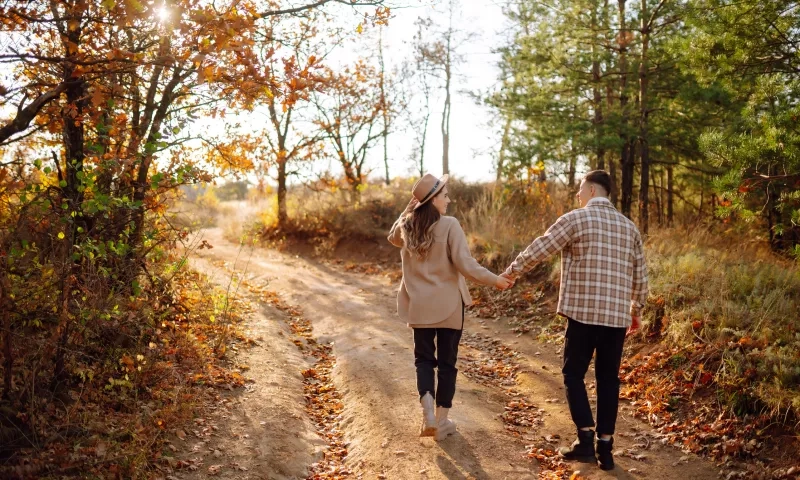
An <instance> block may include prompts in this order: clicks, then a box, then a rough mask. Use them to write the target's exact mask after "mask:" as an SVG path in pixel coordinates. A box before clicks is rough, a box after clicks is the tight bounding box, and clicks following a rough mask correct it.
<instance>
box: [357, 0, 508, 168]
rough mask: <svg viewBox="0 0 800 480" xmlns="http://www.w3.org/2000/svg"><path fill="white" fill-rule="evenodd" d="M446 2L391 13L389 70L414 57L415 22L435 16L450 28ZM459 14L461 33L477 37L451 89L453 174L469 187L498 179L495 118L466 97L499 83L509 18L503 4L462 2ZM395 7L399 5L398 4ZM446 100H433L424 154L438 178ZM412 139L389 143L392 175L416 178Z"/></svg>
mask: <svg viewBox="0 0 800 480" xmlns="http://www.w3.org/2000/svg"><path fill="white" fill-rule="evenodd" d="M445 3H446V2H443V1H438V2H431V1H427V2H423V1H419V0H404V6H401V7H399V8H394V9H392V18H391V19H390V20H389V25H388V26H387V27H384V28H385V30H384V42H385V48H384V57H385V59H386V63H387V65H389V64H393V65H396V64H399V63H401V62H402V61H403V60H404V59H406V58H409V57H411V55H412V47H411V40H412V39H413V36H414V33H415V32H416V28H415V26H414V22H415V20H416V19H417V18H419V17H420V16H427V15H430V16H432V17H433V18H434V21H437V19H438V20H439V21H441V22H446V19H447V17H446V15H445V14H443V13H442V12H443V11H444V8H445V7H446V4H445ZM457 4H458V9H459V10H460V12H459V13H458V14H457V16H456V17H455V19H454V25H455V26H456V28H457V29H460V30H463V31H464V32H466V33H469V34H471V35H472V37H473V38H472V39H470V40H468V41H467V42H465V43H464V44H463V45H462V46H461V47H460V49H459V50H460V53H461V54H462V55H463V56H464V63H462V64H461V65H459V66H458V68H457V76H456V78H455V80H454V84H453V86H452V92H453V93H452V100H451V101H452V106H451V114H450V131H451V133H450V174H451V175H455V176H457V177H459V178H462V179H464V180H467V181H484V180H492V179H494V177H495V168H494V161H495V160H494V159H495V158H496V153H497V151H498V146H499V139H500V135H499V132H498V131H497V128H495V127H493V126H492V125H491V118H492V112H491V111H490V109H488V108H487V107H485V106H480V105H477V104H476V102H475V100H474V99H473V98H472V97H471V96H470V95H468V93H467V92H487V91H489V90H490V89H492V88H493V87H494V86H495V85H496V84H497V83H498V75H499V70H498V68H497V63H498V60H499V55H498V54H497V53H495V52H494V50H495V49H496V48H497V47H499V46H501V45H502V44H503V42H504V39H505V35H504V28H503V27H504V24H505V16H504V15H503V12H502V8H501V1H500V0H496V1H492V0H460V1H458V2H457ZM396 5H400V4H399V3H396ZM443 103H444V96H443V95H441V93H438V94H436V95H435V96H434V98H432V99H431V107H432V108H431V110H432V112H431V118H430V122H429V125H428V135H427V145H426V154H425V157H426V159H425V165H426V170H428V171H429V172H430V173H432V174H434V175H440V174H441V173H442V160H441V158H442V135H441V130H440V122H441V114H442V108H443ZM413 143H414V139H413V135H412V134H411V133H410V132H408V133H403V132H400V133H395V134H393V135H392V136H390V137H389V156H390V164H389V169H390V174H391V175H392V176H396V175H398V174H402V175H408V174H413V172H415V166H414V164H413V163H412V161H411V160H410V159H409V155H410V153H411V149H412V145H413ZM380 147H381V148H375V149H374V150H373V151H372V152H371V153H372V157H373V158H371V159H370V165H372V166H375V167H379V168H376V170H375V171H374V172H373V175H375V176H382V175H383V168H382V160H383V157H382V155H383V149H382V146H380Z"/></svg>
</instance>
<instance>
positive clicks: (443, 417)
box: [435, 407, 456, 442]
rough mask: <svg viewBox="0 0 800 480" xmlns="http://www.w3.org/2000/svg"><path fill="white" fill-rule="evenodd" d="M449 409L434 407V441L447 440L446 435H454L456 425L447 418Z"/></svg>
mask: <svg viewBox="0 0 800 480" xmlns="http://www.w3.org/2000/svg"><path fill="white" fill-rule="evenodd" d="M449 411H450V409H449V408H443V407H436V425H437V426H438V428H437V429H436V435H435V437H436V441H437V442H438V441H441V440H444V439H445V438H447V436H448V435H452V434H454V433H456V424H455V423H453V421H452V420H449V419H448V418H447V413H448V412H449Z"/></svg>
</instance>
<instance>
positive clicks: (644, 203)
mask: <svg viewBox="0 0 800 480" xmlns="http://www.w3.org/2000/svg"><path fill="white" fill-rule="evenodd" d="M641 8H642V11H641V15H642V23H641V35H642V54H641V59H640V61H639V108H640V112H639V146H640V155H641V163H642V165H641V178H640V180H639V223H640V227H641V230H642V233H643V234H644V235H647V233H648V231H649V229H650V224H649V222H650V213H649V212H650V198H649V187H650V142H649V138H648V131H647V129H648V124H647V115H648V111H647V100H648V99H647V93H648V92H647V87H648V80H649V79H648V77H647V53H648V48H649V46H650V25H649V20H648V18H647V0H642V7H641Z"/></svg>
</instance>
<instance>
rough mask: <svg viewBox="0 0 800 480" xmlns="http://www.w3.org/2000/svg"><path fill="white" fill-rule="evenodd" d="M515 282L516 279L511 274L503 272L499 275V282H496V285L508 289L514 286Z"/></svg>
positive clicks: (500, 288)
mask: <svg viewBox="0 0 800 480" xmlns="http://www.w3.org/2000/svg"><path fill="white" fill-rule="evenodd" d="M514 282H516V280H514V279H513V278H511V276H510V275H508V274H507V273H502V274H500V276H499V277H497V282H495V284H494V286H495V288H496V289H498V290H508V289H509V288H511V287H513V286H514Z"/></svg>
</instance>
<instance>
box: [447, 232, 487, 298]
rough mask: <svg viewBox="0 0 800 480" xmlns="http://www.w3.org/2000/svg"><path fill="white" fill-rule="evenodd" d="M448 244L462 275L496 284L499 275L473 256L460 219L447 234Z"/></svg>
mask: <svg viewBox="0 0 800 480" xmlns="http://www.w3.org/2000/svg"><path fill="white" fill-rule="evenodd" d="M447 244H448V248H449V250H450V259H451V260H452V262H453V265H455V267H456V269H457V270H458V272H459V273H461V275H464V277H465V278H468V279H469V280H472V281H473V282H476V283H481V284H483V285H494V284H495V283H497V275H495V274H494V273H492V272H490V271H489V270H487V269H486V268H484V267H482V266H481V264H479V263H478V261H477V260H475V259H474V258H472V254H471V253H470V252H469V245H467V236H466V235H465V234H464V230H463V229H462V228H461V224H460V223H458V220H455V221H454V222H453V225H452V226H451V227H450V230H449V232H448V235H447Z"/></svg>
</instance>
